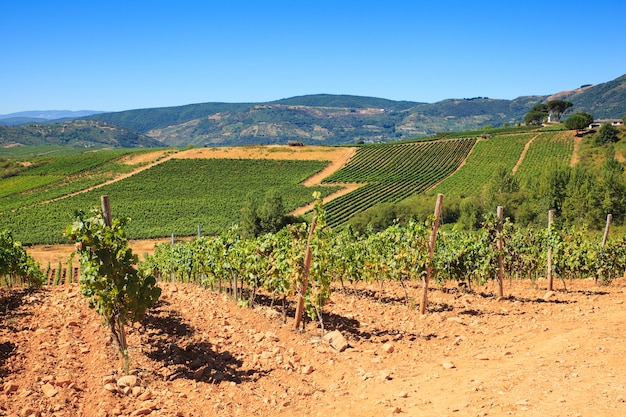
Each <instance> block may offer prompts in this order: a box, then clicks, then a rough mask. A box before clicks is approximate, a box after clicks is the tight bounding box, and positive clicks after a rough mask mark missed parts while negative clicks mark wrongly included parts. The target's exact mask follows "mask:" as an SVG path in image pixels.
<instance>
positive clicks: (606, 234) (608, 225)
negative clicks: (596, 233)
mask: <svg viewBox="0 0 626 417" xmlns="http://www.w3.org/2000/svg"><path fill="white" fill-rule="evenodd" d="M611 221H613V215H612V214H610V213H609V214H607V215H606V226H605V227H604V235H603V236H602V247H605V246H606V240H607V239H608V237H609V229H610V228H611Z"/></svg>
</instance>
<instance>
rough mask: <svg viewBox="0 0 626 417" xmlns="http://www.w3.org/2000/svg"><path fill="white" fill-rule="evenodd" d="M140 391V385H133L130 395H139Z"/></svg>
mask: <svg viewBox="0 0 626 417" xmlns="http://www.w3.org/2000/svg"><path fill="white" fill-rule="evenodd" d="M142 392H143V388H142V387H133V389H132V392H131V395H132V396H133V397H139V396H140V395H141V393H142Z"/></svg>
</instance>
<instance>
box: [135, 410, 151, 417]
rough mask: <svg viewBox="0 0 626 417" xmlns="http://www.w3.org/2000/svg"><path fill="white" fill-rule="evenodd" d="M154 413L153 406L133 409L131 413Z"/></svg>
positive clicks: (142, 414) (137, 414)
mask: <svg viewBox="0 0 626 417" xmlns="http://www.w3.org/2000/svg"><path fill="white" fill-rule="evenodd" d="M150 413H152V409H151V408H138V409H136V410H135V411H133V412H132V413H130V415H131V417H132V416H145V415H148V414H150Z"/></svg>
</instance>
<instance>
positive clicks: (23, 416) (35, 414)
mask: <svg viewBox="0 0 626 417" xmlns="http://www.w3.org/2000/svg"><path fill="white" fill-rule="evenodd" d="M39 415H40V414H39V411H38V410H35V409H34V408H31V407H24V408H22V410H21V411H20V417H39Z"/></svg>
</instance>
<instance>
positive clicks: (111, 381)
mask: <svg viewBox="0 0 626 417" xmlns="http://www.w3.org/2000/svg"><path fill="white" fill-rule="evenodd" d="M102 383H103V384H114V383H115V376H113V375H107V376H105V377H104V378H102Z"/></svg>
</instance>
